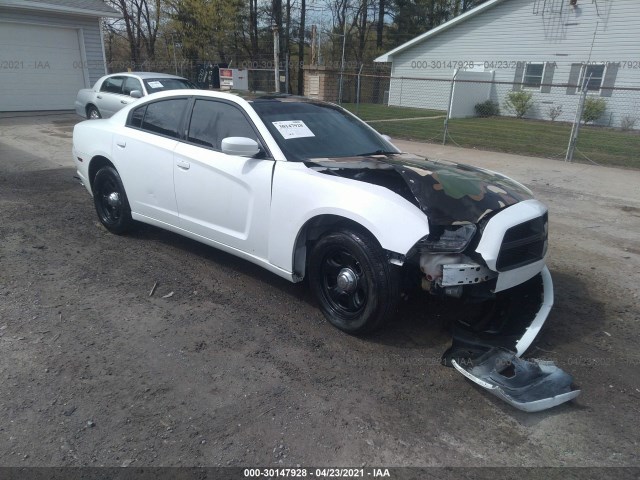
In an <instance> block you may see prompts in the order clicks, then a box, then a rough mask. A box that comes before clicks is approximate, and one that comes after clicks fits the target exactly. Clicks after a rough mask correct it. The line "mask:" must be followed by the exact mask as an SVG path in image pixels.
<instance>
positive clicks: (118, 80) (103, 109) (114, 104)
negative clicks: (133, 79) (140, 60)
mask: <svg viewBox="0 0 640 480" xmlns="http://www.w3.org/2000/svg"><path fill="white" fill-rule="evenodd" d="M125 78H126V77H124V76H114V77H108V78H105V80H104V81H103V82H102V85H101V86H100V91H99V92H97V93H96V107H98V110H99V111H100V115H101V116H102V118H109V117H110V116H111V115H113V114H114V113H116V112H117V111H118V110H120V109H121V108H122V107H124V105H123V104H121V103H120V100H122V99H123V98H124V95H122V85H123V83H124V81H125Z"/></svg>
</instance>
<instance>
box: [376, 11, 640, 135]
mask: <svg viewBox="0 0 640 480" xmlns="http://www.w3.org/2000/svg"><path fill="white" fill-rule="evenodd" d="M639 27H640V2H638V0H615V1H614V0H490V1H488V2H486V3H484V4H482V5H480V6H478V7H476V8H474V9H473V10H470V11H468V12H466V13H464V14H462V15H460V16H458V17H456V18H454V19H453V20H450V21H449V22H447V23H445V24H443V25H440V26H439V27H437V28H434V29H432V30H430V31H428V32H426V33H424V34H422V35H420V36H418V37H416V38H414V39H413V40H410V41H408V42H406V43H405V44H403V45H400V46H399V47H397V48H395V49H393V50H391V51H390V52H387V53H386V54H384V55H382V56H380V57H378V58H377V59H376V62H391V64H392V69H391V76H392V79H391V87H390V90H389V104H390V105H402V106H413V107H422V108H436V109H442V110H446V109H447V107H448V101H449V92H450V89H451V82H450V80H451V79H452V77H453V75H454V71H455V69H456V68H458V69H460V70H461V72H462V73H459V74H458V75H459V76H458V77H457V79H458V80H462V79H469V78H471V79H473V78H477V79H482V80H488V81H491V82H492V83H490V84H484V85H486V88H485V87H480V88H479V89H478V85H483V84H478V85H476V87H475V91H474V92H473V93H472V94H471V96H472V97H473V96H474V95H475V97H474V98H475V99H481V98H482V97H483V96H484V97H485V99H491V100H493V101H495V102H497V103H499V104H500V105H501V106H502V105H503V104H504V99H505V96H506V95H507V94H508V92H509V91H512V90H520V89H523V90H527V91H530V92H532V94H533V99H534V102H535V103H534V107H533V108H532V109H531V110H530V111H529V112H528V114H527V116H528V117H532V118H548V117H547V115H548V112H549V109H550V108H551V107H554V106H561V107H562V112H563V113H562V115H561V116H560V117H559V120H566V121H572V120H573V118H574V115H575V111H576V105H577V103H578V97H579V95H578V94H577V93H579V92H578V88H577V86H578V85H582V84H583V81H586V80H585V79H588V82H587V83H588V94H589V95H591V96H597V97H602V98H604V99H605V100H606V102H607V112H606V113H605V115H604V116H603V117H602V118H601V119H600V122H599V123H601V124H606V125H611V126H620V124H621V122H622V121H624V119H625V118H635V117H638V122H637V124H636V128H637V127H638V126H639V125H638V124H640V28H639ZM477 72H483V73H477ZM427 78H428V79H434V80H433V81H419V80H418V79H427ZM445 79H446V80H449V81H447V82H445V81H444V80H445ZM438 80H441V81H438ZM458 86H459V85H458V84H456V88H458ZM469 89H471V87H469ZM471 90H472V89H471ZM478 90H479V91H478ZM478 95H480V96H478ZM463 110H464V109H463ZM466 111H467V112H473V109H472V108H471V109H469V108H467V109H466ZM503 113H506V112H504V109H503ZM470 114H471V113H470Z"/></svg>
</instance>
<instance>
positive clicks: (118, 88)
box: [100, 77, 124, 93]
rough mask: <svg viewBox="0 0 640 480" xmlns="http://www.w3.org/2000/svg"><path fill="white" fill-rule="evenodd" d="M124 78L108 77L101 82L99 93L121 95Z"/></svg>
mask: <svg viewBox="0 0 640 480" xmlns="http://www.w3.org/2000/svg"><path fill="white" fill-rule="evenodd" d="M123 83H124V77H109V78H107V79H105V80H104V82H102V86H101V87H100V91H101V92H106V93H122V84H123Z"/></svg>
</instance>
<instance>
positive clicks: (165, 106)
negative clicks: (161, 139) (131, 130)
mask: <svg viewBox="0 0 640 480" xmlns="http://www.w3.org/2000/svg"><path fill="white" fill-rule="evenodd" d="M187 101H188V100H187V99H186V98H174V99H171V100H161V101H159V102H153V103H149V104H147V105H145V106H143V107H140V108H138V109H136V110H134V112H133V115H132V116H131V122H130V125H131V126H135V125H134V123H135V122H137V121H139V119H140V116H141V115H142V121H141V123H140V128H142V129H143V130H146V131H148V132H152V133H157V134H160V135H165V136H167V137H173V138H178V137H179V136H180V135H179V133H178V132H179V129H180V122H181V120H182V114H183V111H184V109H185V107H186V106H187ZM145 107H146V109H145Z"/></svg>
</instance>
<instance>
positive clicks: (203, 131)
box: [187, 100, 259, 150]
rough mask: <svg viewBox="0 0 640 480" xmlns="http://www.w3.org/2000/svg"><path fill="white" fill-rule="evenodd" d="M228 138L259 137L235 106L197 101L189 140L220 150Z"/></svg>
mask: <svg viewBox="0 0 640 480" xmlns="http://www.w3.org/2000/svg"><path fill="white" fill-rule="evenodd" d="M227 137H248V138H251V139H252V140H255V141H257V142H259V140H258V137H257V135H256V133H255V131H254V129H253V127H252V126H251V123H249V120H247V118H246V117H245V116H244V114H243V113H242V111H240V109H238V108H237V107H234V106H233V105H229V104H228V103H224V102H217V101H212V100H196V103H195V105H194V106H193V113H192V114H191V122H190V123H189V135H188V138H187V140H188V141H190V142H193V143H197V144H198V145H202V146H205V147H209V148H214V149H216V150H220V146H221V143H222V140H223V139H225V138H227Z"/></svg>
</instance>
